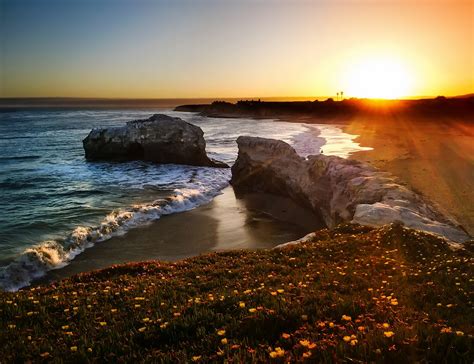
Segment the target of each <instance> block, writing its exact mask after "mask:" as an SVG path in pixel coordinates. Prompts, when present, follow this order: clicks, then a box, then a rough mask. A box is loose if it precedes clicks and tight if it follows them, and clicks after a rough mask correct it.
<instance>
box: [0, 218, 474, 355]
mask: <svg viewBox="0 0 474 364" xmlns="http://www.w3.org/2000/svg"><path fill="white" fill-rule="evenodd" d="M473 251H474V249H473V245H472V242H468V243H466V244H465V245H464V248H458V249H453V248H452V247H451V246H450V245H449V244H448V243H447V242H446V241H444V240H442V239H440V238H437V237H434V236H432V235H429V234H424V233H420V232H417V231H414V230H410V229H406V228H403V227H401V226H398V225H387V226H384V227H382V228H378V229H372V228H365V227H360V226H356V225H343V226H339V227H337V228H335V229H333V230H322V231H319V232H317V233H316V235H315V237H314V238H313V239H312V241H311V242H306V243H301V244H297V245H290V246H286V247H284V248H281V249H274V250H261V251H233V252H225V253H213V254H207V255H202V256H199V257H196V258H192V259H188V260H184V261H180V262H177V263H162V262H146V263H136V264H127V265H121V266H114V267H111V268H108V269H105V270H101V271H97V272H92V273H87V274H82V275H79V276H75V277H73V278H71V279H67V280H64V281H62V282H59V283H57V284H56V285H52V286H44V287H35V288H30V289H25V290H22V291H19V292H16V293H6V292H4V293H0V323H1V325H2V327H1V328H0V342H1V346H0V352H1V353H0V357H1V358H2V361H5V362H12V361H19V362H23V361H28V360H33V361H35V362H38V361H43V360H44V361H52V362H60V361H77V362H83V361H99V360H100V361H109V362H120V361H126V362H141V361H156V362H160V361H162V362H185V361H195V362H199V361H202V362H207V361H226V360H227V361H230V362H287V361H314V362H338V361H340V362H342V361H355V362H359V361H375V362H414V361H418V360H426V361H429V362H466V363H470V362H472V361H473V359H474V358H473V355H474V354H473V349H474V345H473V344H474V337H473V335H474V329H473V328H474V310H473V274H472V273H473V262H474V259H473Z"/></svg>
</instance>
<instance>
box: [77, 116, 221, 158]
mask: <svg viewBox="0 0 474 364" xmlns="http://www.w3.org/2000/svg"><path fill="white" fill-rule="evenodd" d="M203 135H204V133H203V131H202V130H201V128H200V127H198V126H196V125H193V124H190V123H187V122H185V121H183V120H182V119H180V118H176V117H171V116H167V115H163V114H155V115H153V116H151V117H150V118H149V119H146V120H135V121H129V122H127V124H126V125H124V126H121V127H113V128H106V129H93V130H92V131H91V132H90V133H89V135H88V136H87V137H86V138H85V139H84V140H83V145H84V150H85V152H86V159H88V160H118V161H124V160H145V161H151V162H156V163H175V164H188V165H193V166H208V167H228V165H227V164H225V163H222V162H219V161H216V160H213V159H211V158H209V157H208V156H207V154H206V141H205V140H204V137H203Z"/></svg>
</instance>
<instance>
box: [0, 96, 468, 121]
mask: <svg viewBox="0 0 474 364" xmlns="http://www.w3.org/2000/svg"><path fill="white" fill-rule="evenodd" d="M439 99H440V98H439V97H438V98H433V97H416V98H407V99H404V100H383V102H384V103H389V104H396V103H407V102H408V103H413V102H422V103H426V102H430V100H431V101H433V100H439ZM443 99H444V100H466V99H471V103H472V100H474V94H469V95H463V96H456V97H449V98H443ZM257 100H259V101H261V103H265V104H267V105H268V104H272V106H275V105H274V104H278V106H279V107H283V108H287V107H293V108H294V107H296V109H299V111H301V112H305V110H304V105H306V107H307V106H308V105H311V104H312V103H316V104H327V103H328V102H329V103H331V101H332V98H331V96H314V97H312V96H295V97H261V98H259V97H209V98H78V97H1V98H0V111H3V112H11V111H16V110H45V109H54V110H65V109H111V108H113V109H133V108H150V109H153V108H179V109H182V111H190V109H199V110H201V111H202V110H203V109H207V110H209V108H210V107H211V106H212V105H214V106H213V108H214V109H215V105H216V104H218V105H221V106H222V105H229V104H231V105H236V106H238V105H239V102H244V103H246V104H247V106H248V105H249V104H255V103H257V102H258V101H257ZM380 101H381V100H369V99H346V100H344V101H342V102H334V105H336V104H337V105H347V104H354V103H359V104H363V103H367V102H368V103H379V102H380ZM455 102H456V104H459V103H460V102H459V101H455ZM462 102H463V101H461V103H462ZM339 107H340V106H339ZM217 111H218V110H216V113H217V114H219V117H225V116H226V114H228V117H236V116H234V112H232V111H231V112H230V113H226V112H224V111H223V110H220V111H218V112H217ZM253 114H255V113H253ZM208 116H212V115H208ZM254 117H258V115H254Z"/></svg>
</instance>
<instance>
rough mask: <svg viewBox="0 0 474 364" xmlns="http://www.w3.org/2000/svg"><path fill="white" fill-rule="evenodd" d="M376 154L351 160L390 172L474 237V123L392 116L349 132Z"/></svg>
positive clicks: (356, 124)
mask: <svg viewBox="0 0 474 364" xmlns="http://www.w3.org/2000/svg"><path fill="white" fill-rule="evenodd" d="M344 129H345V131H346V132H348V133H351V134H358V135H359V138H357V139H356V141H357V142H360V143H361V145H362V146H370V147H373V148H374V150H372V151H362V152H357V153H354V154H353V155H352V156H351V158H354V159H357V160H360V161H364V162H368V163H370V164H372V165H374V166H376V167H378V168H380V169H383V170H386V171H388V172H391V173H392V174H394V175H395V176H397V177H399V178H400V180H401V181H402V182H404V183H406V184H407V185H408V186H410V187H411V188H412V189H413V190H415V191H417V192H419V193H421V194H422V195H424V196H426V197H427V198H428V199H430V200H431V201H433V202H434V203H435V204H436V205H438V207H439V208H440V210H441V211H442V212H444V213H445V214H448V215H450V216H453V217H454V218H456V220H457V221H458V222H459V223H460V224H461V225H462V226H463V227H464V228H465V229H466V230H467V231H468V232H469V233H470V234H471V235H474V122H472V121H471V120H459V119H458V120H447V119H442V118H439V119H436V120H432V119H428V120H427V119H425V120H414V119H413V118H408V117H400V116H398V117H397V116H395V115H388V116H387V117H384V118H382V119H380V120H373V119H368V118H359V119H355V120H352V121H351V122H350V123H349V124H348V125H347V126H346V127H345V128H344Z"/></svg>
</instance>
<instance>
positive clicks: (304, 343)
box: [300, 339, 310, 347]
mask: <svg viewBox="0 0 474 364" xmlns="http://www.w3.org/2000/svg"><path fill="white" fill-rule="evenodd" d="M309 343H310V341H309V340H306V339H304V340H300V345H301V346H304V347H308V346H309Z"/></svg>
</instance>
